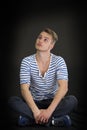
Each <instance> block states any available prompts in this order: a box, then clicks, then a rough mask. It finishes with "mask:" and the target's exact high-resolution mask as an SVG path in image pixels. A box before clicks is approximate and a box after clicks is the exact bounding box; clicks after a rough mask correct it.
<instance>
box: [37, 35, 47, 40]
mask: <svg viewBox="0 0 87 130" xmlns="http://www.w3.org/2000/svg"><path fill="white" fill-rule="evenodd" d="M39 36H43V35H42V34H40V35H39ZM39 36H38V37H39ZM44 38H47V39H49V37H46V36H44Z"/></svg>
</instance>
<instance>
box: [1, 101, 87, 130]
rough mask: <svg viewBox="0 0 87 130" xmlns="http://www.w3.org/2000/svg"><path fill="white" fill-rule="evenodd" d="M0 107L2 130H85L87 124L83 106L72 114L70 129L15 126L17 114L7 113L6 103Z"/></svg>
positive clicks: (79, 106)
mask: <svg viewBox="0 0 87 130" xmlns="http://www.w3.org/2000/svg"><path fill="white" fill-rule="evenodd" d="M2 106H3V107H1V121H0V122H1V123H0V126H1V127H2V128H3V129H4V128H8V129H9V130H10V129H11V130H29V129H31V130H36V129H37V128H39V129H43V130H46V129H55V130H56V129H58V130H66V129H68V130H80V129H81V130H82V129H84V128H85V130H86V122H87V118H86V111H85V110H86V107H85V106H81V104H80V105H78V109H77V111H76V112H73V113H72V114H71V120H72V126H71V127H68V128H66V127H53V126H52V127H50V128H48V127H43V126H27V127H19V126H18V125H17V118H18V115H17V114H15V115H14V114H13V112H11V111H9V109H8V107H7V103H5V101H3V103H2Z"/></svg>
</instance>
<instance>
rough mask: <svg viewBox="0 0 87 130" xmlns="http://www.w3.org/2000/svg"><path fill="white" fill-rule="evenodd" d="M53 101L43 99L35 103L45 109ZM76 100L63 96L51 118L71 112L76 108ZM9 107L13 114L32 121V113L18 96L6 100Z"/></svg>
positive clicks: (70, 96)
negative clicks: (16, 113)
mask: <svg viewBox="0 0 87 130" xmlns="http://www.w3.org/2000/svg"><path fill="white" fill-rule="evenodd" d="M52 100H53V99H45V100H42V101H36V100H35V103H36V105H37V106H38V108H40V109H46V108H47V107H48V106H49V105H50V103H51V102H52ZM77 104H78V101H77V98H76V97H75V96H73V95H69V96H65V97H64V98H63V99H62V100H61V101H60V103H59V104H58V106H57V107H56V109H55V111H54V112H53V114H52V116H53V117H58V116H63V115H67V114H70V113H71V112H72V111H73V110H75V109H76V108H77ZM8 105H9V107H10V108H11V109H12V110H14V111H15V112H18V113H19V115H23V116H26V117H29V118H32V119H34V117H33V113H32V111H31V109H30V108H29V106H28V105H27V103H26V102H25V101H24V100H23V99H22V98H21V97H18V96H12V97H10V98H9V100H8Z"/></svg>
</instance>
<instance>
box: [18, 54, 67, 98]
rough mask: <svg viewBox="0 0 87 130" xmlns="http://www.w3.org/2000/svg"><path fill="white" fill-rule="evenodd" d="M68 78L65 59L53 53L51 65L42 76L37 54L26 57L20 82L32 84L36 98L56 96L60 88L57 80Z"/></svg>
mask: <svg viewBox="0 0 87 130" xmlns="http://www.w3.org/2000/svg"><path fill="white" fill-rule="evenodd" d="M62 79H65V80H68V71H67V66H66V63H65V61H64V59H63V58H62V57H61V56H56V55H54V54H52V53H51V60H50V65H49V68H48V70H47V72H46V73H45V74H44V77H42V75H41V73H40V70H39V67H38V65H37V61H36V58H35V54H33V55H30V56H27V57H25V58H24V59H23V60H22V62H21V66H20V84H23V83H27V84H29V85H30V91H31V94H32V96H33V99H34V100H43V99H48V98H52V97H54V95H55V93H56V90H57V89H58V84H57V80H62Z"/></svg>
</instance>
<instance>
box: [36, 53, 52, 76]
mask: <svg viewBox="0 0 87 130" xmlns="http://www.w3.org/2000/svg"><path fill="white" fill-rule="evenodd" d="M50 55H51V56H50V63H49V66H48V69H47V71H45V73H44V75H42V74H41V70H40V67H39V65H38V63H37V60H36V54H35V55H34V58H35V62H36V65H37V68H38V70H39V76H40V77H42V78H45V77H46V74H47V73H48V71H49V69H50V65H51V61H52V53H50Z"/></svg>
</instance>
